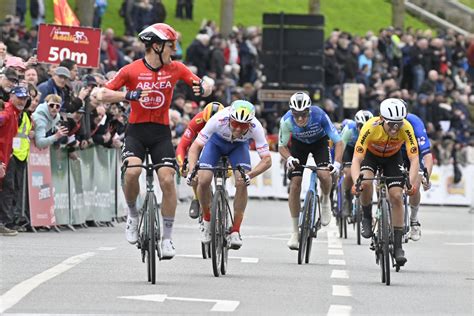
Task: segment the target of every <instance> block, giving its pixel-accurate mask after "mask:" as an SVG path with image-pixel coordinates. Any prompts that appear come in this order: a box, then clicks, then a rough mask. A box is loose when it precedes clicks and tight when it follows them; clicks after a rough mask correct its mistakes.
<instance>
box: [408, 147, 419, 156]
mask: <svg viewBox="0 0 474 316" xmlns="http://www.w3.org/2000/svg"><path fill="white" fill-rule="evenodd" d="M417 151H418V150H417V149H416V147H412V148H411V149H410V152H411V153H412V154H416V152H417Z"/></svg>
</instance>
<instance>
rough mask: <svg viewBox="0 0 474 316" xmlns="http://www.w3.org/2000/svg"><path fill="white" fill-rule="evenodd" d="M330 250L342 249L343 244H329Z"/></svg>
mask: <svg viewBox="0 0 474 316" xmlns="http://www.w3.org/2000/svg"><path fill="white" fill-rule="evenodd" d="M328 248H335V249H340V248H342V244H341V243H340V242H334V243H328Z"/></svg>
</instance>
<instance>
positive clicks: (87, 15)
mask: <svg viewBox="0 0 474 316" xmlns="http://www.w3.org/2000/svg"><path fill="white" fill-rule="evenodd" d="M94 4H95V0H80V1H79V0H76V9H77V12H76V15H77V18H78V19H79V21H80V22H81V26H92V22H93V19H94Z"/></svg>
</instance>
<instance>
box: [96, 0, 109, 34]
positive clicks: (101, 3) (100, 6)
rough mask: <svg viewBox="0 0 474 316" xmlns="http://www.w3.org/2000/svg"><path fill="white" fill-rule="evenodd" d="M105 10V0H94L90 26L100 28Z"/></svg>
mask: <svg viewBox="0 0 474 316" xmlns="http://www.w3.org/2000/svg"><path fill="white" fill-rule="evenodd" d="M106 10H107V0H95V3H94V19H93V22H92V26H93V27H96V28H100V26H101V24H102V17H103V16H104V13H105V11H106Z"/></svg>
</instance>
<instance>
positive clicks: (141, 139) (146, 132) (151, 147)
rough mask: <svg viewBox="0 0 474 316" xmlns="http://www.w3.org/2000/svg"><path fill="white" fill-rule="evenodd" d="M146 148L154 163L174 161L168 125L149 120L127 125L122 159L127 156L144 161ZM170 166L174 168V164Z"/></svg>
mask: <svg viewBox="0 0 474 316" xmlns="http://www.w3.org/2000/svg"><path fill="white" fill-rule="evenodd" d="M147 150H148V152H149V153H150V155H151V160H152V162H153V163H154V164H157V163H165V162H169V161H173V162H175V161H176V159H175V152H174V148H173V144H172V142H171V130H170V128H169V126H167V125H162V124H157V123H150V122H147V123H136V124H129V125H128V126H127V130H126V132H125V139H124V142H123V146H122V161H124V160H125V159H126V158H129V157H137V158H140V159H141V160H142V161H144V159H145V155H146V152H147ZM170 167H173V168H174V167H175V165H174V164H173V166H170Z"/></svg>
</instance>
